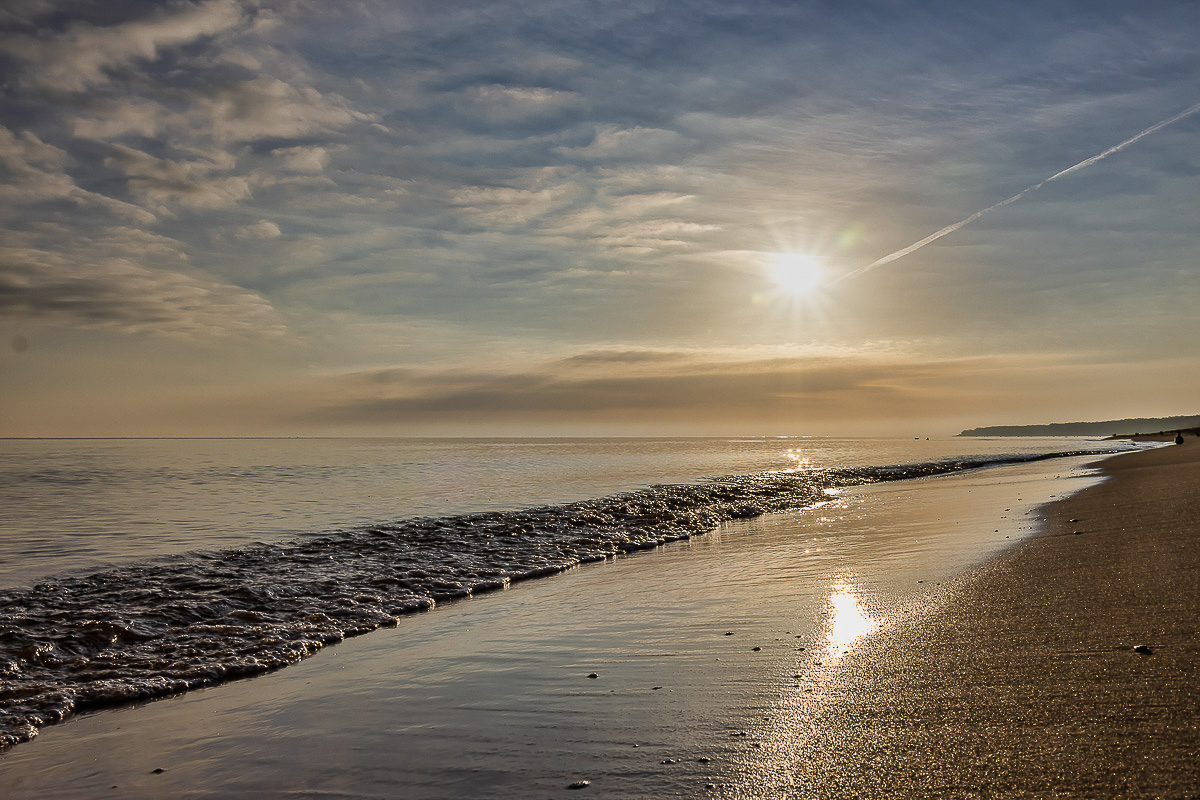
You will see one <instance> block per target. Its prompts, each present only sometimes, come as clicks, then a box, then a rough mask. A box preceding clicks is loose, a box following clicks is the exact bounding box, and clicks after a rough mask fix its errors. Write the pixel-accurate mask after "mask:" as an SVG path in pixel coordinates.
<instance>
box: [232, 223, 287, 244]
mask: <svg viewBox="0 0 1200 800" xmlns="http://www.w3.org/2000/svg"><path fill="white" fill-rule="evenodd" d="M233 235H234V236H235V237H236V238H238V239H278V238H279V237H280V236H282V235H283V233H282V232H281V231H280V230H279V226H278V225H276V224H275V223H274V222H271V221H270V220H266V219H260V220H259V221H258V222H255V223H254V224H252V225H243V226H242V227H240V228H238V229H237V230H236V231H235V232H234V234H233Z"/></svg>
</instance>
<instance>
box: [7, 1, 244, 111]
mask: <svg viewBox="0 0 1200 800" xmlns="http://www.w3.org/2000/svg"><path fill="white" fill-rule="evenodd" d="M247 19H248V14H247V12H246V10H245V7H244V6H243V4H242V3H241V2H238V0H208V1H207V2H203V3H196V4H190V3H188V4H180V5H176V6H174V7H168V8H162V9H159V10H158V11H156V12H154V13H153V14H151V15H150V16H149V17H147V18H144V19H137V20H133V21H130V22H126V23H123V24H119V25H110V26H97V25H93V24H91V23H88V22H82V21H81V22H76V23H73V24H71V25H69V26H68V27H67V29H66V30H65V31H63V32H62V33H57V34H55V33H51V34H46V35H43V36H37V37H35V36H12V37H10V38H8V39H7V40H6V41H4V43H3V47H4V50H5V51H6V52H8V53H10V54H11V55H12V56H14V57H16V58H17V59H18V60H19V61H21V62H23V64H24V65H25V69H24V70H23V71H22V74H21V80H22V82H23V83H24V84H25V85H27V86H30V87H35V88H40V89H52V90H58V91H70V92H82V91H85V90H86V89H88V88H89V87H91V86H94V85H96V84H101V83H106V82H108V81H109V80H111V79H112V74H111V73H112V71H113V70H116V69H119V68H122V67H125V66H128V65H130V64H133V63H135V62H139V61H141V62H148V61H154V60H155V59H156V58H158V56H159V54H160V53H161V51H162V50H163V49H164V48H169V47H178V46H180V45H184V44H187V43H189V42H193V41H195V40H197V39H199V38H202V37H206V36H214V35H216V34H219V33H223V32H225V31H229V30H232V29H234V28H236V27H238V26H239V25H242V24H244V23H245V22H246V21H247Z"/></svg>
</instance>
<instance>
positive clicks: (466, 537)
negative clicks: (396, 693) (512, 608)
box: [0, 451, 1117, 748]
mask: <svg viewBox="0 0 1200 800" xmlns="http://www.w3.org/2000/svg"><path fill="white" fill-rule="evenodd" d="M1112 452H1117V451H1112ZM1084 454H1089V455H1099V454H1098V453H1095V452H1094V451H1071V452H1060V453H1046V454H1036V455H1027V454H1023V455H1007V456H992V457H979V458H968V459H954V460H947V461H938V462H929V463H922V464H907V465H895V466H884V467H865V468H846V469H823V470H810V471H787V472H767V473H758V474H752V475H738V476H727V477H721V478H712V479H708V480H705V481H703V482H700V483H695V484H681V485H669V486H653V487H650V488H647V489H644V490H641V491H636V492H629V493H624V494H619V495H615V496H612V497H606V498H600V499H597V500H589V501H584V502H577V503H568V504H563V505H554V506H543V507H538V508H530V509H523V510H517V511H505V512H480V513H472V514H461V515H456V516H448V517H438V518H432V517H426V518H416V519H408V520H403V521H399V522H395V523H391V524H386V525H375V526H371V527H365V528H359V529H354V530H348V531H343V532H338V533H333V534H329V535H326V536H322V537H319V538H312V539H306V540H297V541H292V542H284V543H276V544H255V545H252V546H248V547H240V548H235V549H227V550H219V551H210V552H192V553H187V554H185V555H182V556H178V557H173V558H169V559H164V560H160V561H154V562H147V563H139V564H130V565H126V566H121V567H117V568H113V569H107V570H104V571H100V572H96V573H94V574H90V575H79V576H67V577H63V578H61V579H57V580H55V579H48V580H45V581H43V582H41V583H38V584H36V585H35V586H33V587H32V588H28V589H10V590H6V591H3V592H0V748H3V747H8V746H11V745H13V744H16V743H19V742H22V741H26V740H28V739H31V738H33V737H34V736H35V735H36V734H37V731H38V729H39V728H41V727H43V726H45V725H49V724H52V723H55V722H59V721H62V720H64V719H66V718H68V717H69V716H71V715H73V714H77V713H80V712H83V711H87V710H92V709H98V708H103V707H107V706H114V705H120V704H125V703H132V702H139V701H145V700H151V699H155V698H160V697H165V696H168V695H173V694H177V693H180V692H184V691H187V690H189V689H195V688H199V687H202V686H212V685H216V684H219V683H223V682H226V681H231V680H235V679H238V678H243V677H249V676H252V675H257V674H261V673H264V672H267V671H270V670H274V669H278V668H280V667H283V666H286V665H288V664H292V663H295V662H296V661H299V660H300V659H302V658H305V657H307V656H309V655H312V654H313V653H315V652H317V651H318V650H320V649H321V648H322V647H324V646H326V645H328V644H332V643H335V642H338V641H341V640H342V639H344V638H346V637H348V636H356V635H359V634H363V633H367V632H369V631H372V630H376V629H378V628H381V627H385V626H394V625H396V624H397V622H398V621H399V619H400V617H402V616H404V615H407V614H411V613H414V612H418V611H425V610H428V609H431V608H433V607H434V605H435V604H437V603H438V602H440V601H444V600H452V599H456V598H465V597H469V596H471V595H477V594H481V593H486V592H491V591H496V590H500V589H504V588H506V587H508V586H509V585H511V584H512V583H515V582H518V581H523V580H528V579H531V578H537V577H542V576H547V575H552V574H555V573H558V572H562V571H564V570H567V569H570V568H571V567H574V566H577V565H579V564H585V563H589V562H594V561H601V560H604V559H607V558H612V557H614V556H617V555H619V554H622V553H631V552H634V551H637V550H644V549H649V548H653V547H657V546H659V545H662V544H665V543H667V542H671V541H677V540H681V539H687V538H690V537H693V536H697V535H700V534H704V533H707V532H709V531H711V530H713V529H715V528H716V527H717V526H718V525H720V524H721V523H722V522H726V521H729V520H734V519H740V518H748V517H755V516H759V515H761V514H765V513H771V512H778V511H785V510H791V509H799V508H805V507H810V506H813V505H816V504H818V503H821V502H823V501H826V500H828V495H827V494H826V493H825V490H826V489H831V488H837V487H845V486H850V485H856V484H862V483H869V482H873V481H885V480H887V481H890V480H901V479H906V478H914V477H920V476H926V475H937V474H944V473H949V472H958V471H962V470H967V469H974V468H979V467H986V466H990V465H995V464H1002V463H1017V462H1028V461H1037V460H1043V459H1047V458H1057V457H1064V456H1072V455H1084Z"/></svg>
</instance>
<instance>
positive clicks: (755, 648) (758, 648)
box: [751, 647, 762, 653]
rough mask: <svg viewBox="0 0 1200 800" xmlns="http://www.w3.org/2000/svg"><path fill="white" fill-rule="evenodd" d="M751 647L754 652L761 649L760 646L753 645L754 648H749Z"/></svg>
mask: <svg viewBox="0 0 1200 800" xmlns="http://www.w3.org/2000/svg"><path fill="white" fill-rule="evenodd" d="M751 649H752V650H753V651H754V652H756V653H757V652H758V651H759V650H762V648H761V647H754V648H751Z"/></svg>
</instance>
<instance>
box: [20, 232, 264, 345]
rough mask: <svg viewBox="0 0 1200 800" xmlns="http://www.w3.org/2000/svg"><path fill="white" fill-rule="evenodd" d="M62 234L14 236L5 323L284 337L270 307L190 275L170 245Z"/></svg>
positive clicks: (151, 238) (140, 235) (127, 236)
mask: <svg viewBox="0 0 1200 800" xmlns="http://www.w3.org/2000/svg"><path fill="white" fill-rule="evenodd" d="M55 234H58V235H57V236H56V235H55ZM61 234H62V232H61V231H55V230H49V231H47V232H46V233H45V234H43V235H42V236H40V237H39V236H36V235H32V234H26V235H22V236H14V237H11V238H12V241H13V243H12V244H8V245H5V246H2V247H0V319H9V320H12V319H21V320H26V321H37V322H42V323H47V324H51V325H66V326H70V327H74V328H83V329H88V328H102V329H110V330H116V331H120V332H123V333H156V334H166V335H185V336H199V337H218V338H221V337H226V336H229V335H237V334H250V333H254V334H278V333H281V332H282V331H283V327H282V325H281V323H280V321H279V319H278V316H277V314H276V313H275V310H274V309H273V308H272V306H271V304H270V303H269V302H268V301H267V300H265V299H264V298H263V297H261V296H259V295H258V294H256V293H254V292H251V291H248V290H246V289H242V288H240V287H237V286H233V285H230V284H228V283H224V282H222V281H219V280H216V279H214V278H211V277H208V276H205V275H203V274H201V273H198V272H195V271H193V270H190V269H188V268H187V258H186V256H185V254H184V253H183V252H182V250H181V249H180V247H179V243H178V242H176V241H174V240H172V239H170V238H168V237H164V236H158V235H155V234H151V233H147V232H145V231H141V230H137V229H134V228H111V229H108V230H105V231H104V232H103V233H101V234H97V235H93V236H85V235H82V234H75V235H73V236H72V237H70V238H69V239H66V240H65V241H64V238H63V237H62V235H61ZM39 239H40V240H41V241H39ZM45 240H51V241H53V242H58V243H60V244H61V249H53V248H52V247H50V246H47V242H46V241H45ZM151 265H153V266H151Z"/></svg>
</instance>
